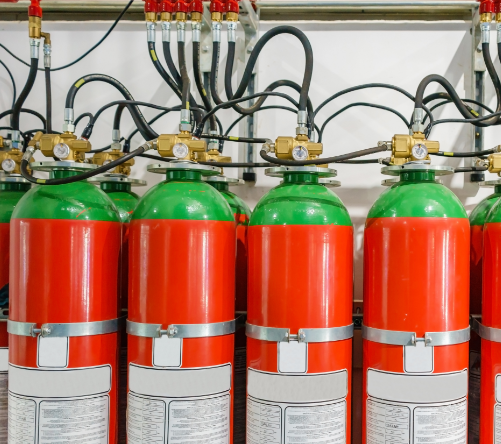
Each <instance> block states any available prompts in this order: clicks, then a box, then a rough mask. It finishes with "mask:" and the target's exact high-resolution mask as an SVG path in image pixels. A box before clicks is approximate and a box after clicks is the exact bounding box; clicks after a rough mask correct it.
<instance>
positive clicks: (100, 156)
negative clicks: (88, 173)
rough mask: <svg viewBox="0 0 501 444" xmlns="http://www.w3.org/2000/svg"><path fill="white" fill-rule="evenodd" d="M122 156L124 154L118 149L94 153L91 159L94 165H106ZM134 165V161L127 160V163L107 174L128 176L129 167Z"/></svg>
mask: <svg viewBox="0 0 501 444" xmlns="http://www.w3.org/2000/svg"><path fill="white" fill-rule="evenodd" d="M123 156H124V153H123V152H122V151H120V150H118V149H112V150H111V151H108V152H102V153H96V154H94V156H93V157H92V161H91V162H92V163H93V164H94V165H100V166H101V165H106V164H108V163H110V162H114V161H115V160H118V159H120V158H121V157H123ZM132 165H134V159H129V160H128V161H127V162H124V163H122V164H121V165H118V166H117V167H116V168H114V169H113V170H109V171H108V173H111V174H123V175H125V176H128V175H129V174H130V167H131V166H132Z"/></svg>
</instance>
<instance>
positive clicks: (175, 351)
mask: <svg viewBox="0 0 501 444" xmlns="http://www.w3.org/2000/svg"><path fill="white" fill-rule="evenodd" d="M182 350H183V340H182V339H180V338H169V337H168V336H165V335H164V336H162V337H161V338H154V339H153V365H154V366H155V367H181V354H182Z"/></svg>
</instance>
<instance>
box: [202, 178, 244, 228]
mask: <svg viewBox="0 0 501 444" xmlns="http://www.w3.org/2000/svg"><path fill="white" fill-rule="evenodd" d="M207 183H208V184H209V185H210V186H212V187H214V188H215V189H216V190H218V191H219V192H220V193H221V194H222V195H223V197H224V198H225V199H226V202H228V205H229V206H230V208H231V211H232V212H233V214H238V215H242V214H243V215H244V216H246V219H247V221H248V219H250V216H251V210H250V208H249V206H248V205H247V204H246V203H245V202H244V201H243V200H242V199H240V197H238V196H237V195H236V194H235V193H232V192H231V191H230V187H229V185H228V183H226V182H207Z"/></svg>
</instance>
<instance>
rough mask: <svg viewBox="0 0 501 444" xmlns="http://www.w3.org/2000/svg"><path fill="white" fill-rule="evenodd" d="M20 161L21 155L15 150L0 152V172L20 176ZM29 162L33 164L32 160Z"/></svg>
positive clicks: (19, 151)
mask: <svg viewBox="0 0 501 444" xmlns="http://www.w3.org/2000/svg"><path fill="white" fill-rule="evenodd" d="M22 160H23V153H22V151H21V150H19V149H17V148H13V149H11V150H7V151H0V170H1V171H3V172H5V173H7V174H21V161H22ZM30 162H33V159H32V160H30Z"/></svg>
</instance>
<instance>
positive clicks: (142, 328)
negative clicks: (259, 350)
mask: <svg viewBox="0 0 501 444" xmlns="http://www.w3.org/2000/svg"><path fill="white" fill-rule="evenodd" d="M235 326H236V320H231V321H226V322H215V323H211V324H172V325H169V326H168V327H167V329H165V330H164V329H162V325H161V324H146V323H142V322H133V321H129V320H128V319H127V333H128V334H129V335H132V336H139V337H143V338H161V337H162V336H164V335H165V336H168V337H169V338H208V337H214V336H225V335H230V334H233V333H235Z"/></svg>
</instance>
